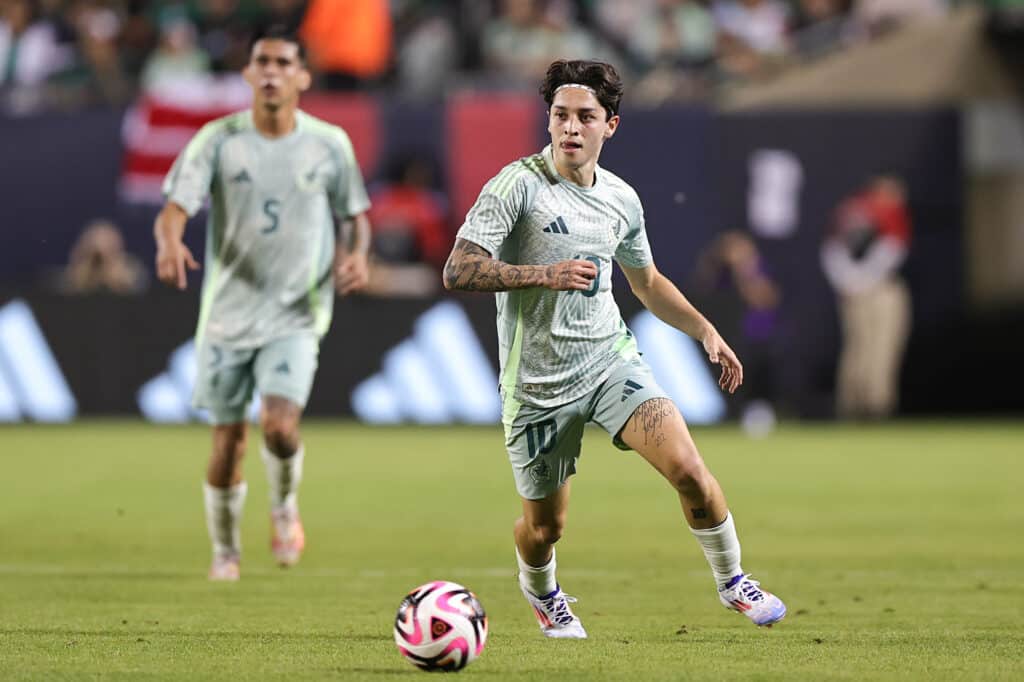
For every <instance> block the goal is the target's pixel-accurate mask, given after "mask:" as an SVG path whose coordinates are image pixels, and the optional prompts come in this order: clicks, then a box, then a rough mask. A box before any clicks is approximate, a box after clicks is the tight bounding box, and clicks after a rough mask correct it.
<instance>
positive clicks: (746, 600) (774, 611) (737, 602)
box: [718, 573, 786, 627]
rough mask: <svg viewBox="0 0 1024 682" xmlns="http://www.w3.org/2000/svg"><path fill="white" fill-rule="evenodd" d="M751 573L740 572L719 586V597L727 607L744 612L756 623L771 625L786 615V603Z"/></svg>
mask: <svg viewBox="0 0 1024 682" xmlns="http://www.w3.org/2000/svg"><path fill="white" fill-rule="evenodd" d="M760 585H761V583H759V582H757V581H756V580H754V579H752V578H751V577H750V575H744V574H742V573H741V574H739V575H737V576H733V578H732V580H730V581H729V582H727V583H726V584H725V585H722V586H721V587H719V588H718V599H719V600H720V601H721V602H722V605H723V606H725V608H727V609H731V610H732V611H736V612H737V613H742V614H743V615H744V616H746V617H747V618H749V619H750V620H752V621H753V622H754V625H758V626H767V627H771V626H772V624H773V623H778V622H779V621H780V620H782V619H783V618H785V617H786V605H785V604H783V603H782V600H781V599H779V598H778V597H776V596H775V595H774V594H772V593H771V592H766V591H764V590H762V589H761V587H760Z"/></svg>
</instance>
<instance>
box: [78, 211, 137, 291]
mask: <svg viewBox="0 0 1024 682" xmlns="http://www.w3.org/2000/svg"><path fill="white" fill-rule="evenodd" d="M148 284H149V282H148V277H147V275H146V270H145V268H143V267H142V264H141V263H139V261H138V259H136V258H135V257H134V256H132V255H131V254H129V253H127V252H126V251H125V250H124V241H123V240H122V239H121V232H120V231H119V230H118V229H117V226H116V225H114V224H113V223H111V222H109V221H106V220H96V221H94V222H92V223H89V224H88V225H87V226H86V227H85V229H84V230H83V231H82V234H81V235H80V236H79V237H78V241H76V242H75V245H74V247H72V249H71V255H70V257H69V259H68V264H67V267H65V268H64V270H63V272H62V273H61V274H60V277H59V283H58V288H59V290H60V291H61V292H63V293H66V294H91V293H99V292H106V293H113V294H138V293H141V292H143V291H144V290H145V289H146V286H147V285H148Z"/></svg>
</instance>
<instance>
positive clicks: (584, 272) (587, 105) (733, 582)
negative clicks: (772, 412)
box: [444, 61, 786, 638]
mask: <svg viewBox="0 0 1024 682" xmlns="http://www.w3.org/2000/svg"><path fill="white" fill-rule="evenodd" d="M540 92H541V94H542V96H543V97H544V101H545V102H546V103H547V104H548V107H549V112H548V116H549V118H548V132H549V133H550V134H551V144H550V145H549V146H548V147H546V148H545V149H544V150H543V151H541V152H540V153H539V154H537V155H535V156H531V157H526V158H523V159H520V160H518V161H515V162H513V163H511V164H509V165H507V166H506V167H505V168H504V170H502V171H501V172H500V173H499V174H498V175H497V176H495V177H494V178H493V179H491V180H490V181H489V182H488V183H487V184H486V185H485V186H484V188H483V190H482V191H481V193H480V196H479V198H478V199H477V201H476V204H475V205H474V206H473V207H472V209H470V211H469V214H468V215H467V217H466V221H465V223H464V224H463V226H462V228H461V229H460V230H459V233H458V239H457V240H456V243H455V247H454V249H453V250H452V253H451V256H450V257H449V259H448V262H447V264H446V266H445V272H444V283H445V286H446V287H447V288H448V289H459V290H463V291H493V292H497V307H498V337H499V346H500V352H499V354H500V356H501V393H502V399H503V414H502V421H503V423H504V427H505V445H506V447H507V449H508V453H509V458H510V460H511V463H512V469H513V473H514V476H515V481H516V487H517V489H518V491H519V494H520V496H521V497H522V505H523V515H522V517H520V518H519V519H518V520H517V521H516V523H515V544H516V560H517V562H518V565H519V584H520V587H521V589H522V591H523V595H524V596H525V597H526V599H527V601H528V602H529V603H530V605H531V606H532V607H533V609H534V612H535V613H536V616H537V619H538V621H539V622H540V627H541V631H542V632H543V633H544V634H545V635H547V636H548V637H563V638H584V637H586V631H585V630H584V628H583V625H582V623H581V622H580V620H579V618H577V617H576V616H575V615H574V614H573V612H572V610H571V609H570V607H569V603H570V602H571V601H573V599H572V598H571V597H567V596H566V595H565V593H564V592H563V591H562V589H561V587H560V586H559V584H558V581H557V579H556V577H555V550H554V544H555V543H556V542H557V541H558V540H559V538H560V537H561V536H562V529H563V527H564V525H565V521H566V515H567V512H568V506H569V491H570V483H569V477H570V476H571V475H572V474H573V473H575V464H576V459H577V458H578V457H579V455H580V444H581V439H582V436H583V427H584V425H585V424H586V423H587V422H589V421H594V422H596V423H597V424H599V425H601V426H602V427H603V428H604V429H605V430H607V431H608V433H609V434H610V435H611V436H612V440H613V442H614V443H615V445H617V446H618V447H619V448H621V449H624V450H635V451H637V452H638V453H639V454H640V456H642V457H643V458H644V459H645V460H647V461H648V462H649V463H650V464H651V465H652V466H653V467H654V468H655V469H657V470H658V472H660V473H661V474H662V475H663V476H664V477H665V478H666V479H667V480H668V481H669V483H670V484H671V485H672V486H673V487H674V488H675V489H676V491H677V492H678V494H679V498H680V501H681V503H682V507H683V514H684V516H685V517H686V521H687V523H688V524H689V525H690V528H691V530H692V532H693V534H694V536H695V537H696V538H697V541H698V542H699V543H700V545H701V547H702V548H703V550H704V554H705V556H706V557H707V560H708V563H709V564H710V565H711V569H712V572H713V574H714V578H715V583H716V585H717V588H718V594H719V599H720V600H721V602H722V603H723V604H724V605H725V606H726V607H727V608H730V609H734V610H736V611H738V612H740V613H743V614H744V615H746V616H747V617H749V618H750V619H751V620H752V621H753V622H754V623H756V624H757V625H771V624H772V623H775V622H777V621H778V620H780V619H781V618H782V617H783V616H784V615H785V613H786V607H785V606H784V605H783V603H782V601H780V600H779V599H778V597H776V596H774V595H772V594H770V593H769V592H765V591H763V590H761V589H760V587H759V586H758V583H757V582H756V581H754V580H752V579H751V578H750V576H749V575H747V574H745V573H744V572H743V569H742V568H741V566H740V544H739V540H738V539H737V535H736V529H735V526H734V524H733V518H732V516H731V514H730V513H729V509H728V506H727V505H726V502H725V496H724V495H723V494H722V489H721V488H720V487H719V485H718V482H717V481H716V480H715V478H714V476H712V475H711V472H710V471H708V469H707V467H706V466H705V464H704V461H703V460H702V459H701V456H700V454H699V453H698V452H697V447H696V445H694V442H693V439H692V438H691V437H690V433H689V431H688V430H687V427H686V423H685V422H684V421H683V417H682V415H680V414H679V411H678V410H677V409H676V407H675V405H674V404H673V403H672V401H671V400H670V399H669V398H668V397H667V395H666V394H665V392H664V391H663V390H662V389H661V388H660V387H659V386H658V384H657V383H656V382H655V380H654V376H653V375H652V373H651V370H650V369H649V368H648V367H647V364H646V363H645V362H644V361H643V360H642V359H641V357H640V355H639V353H638V352H637V344H636V340H635V339H634V338H633V334H632V332H630V330H629V329H627V328H626V325H625V323H624V322H623V321H622V316H621V314H620V313H619V310H618V306H617V305H616V304H615V300H614V298H613V297H612V292H611V284H612V280H611V266H612V261H613V260H615V261H616V262H618V263H619V266H620V267H621V268H622V270H623V272H624V273H625V275H626V278H627V279H628V280H629V284H630V287H631V288H632V290H633V293H634V294H635V295H636V296H637V297H638V298H639V299H640V301H641V302H642V303H643V304H644V305H645V306H646V307H647V308H648V309H649V310H651V312H653V313H654V314H655V315H657V316H658V317H659V318H661V319H662V320H664V321H665V322H667V323H668V324H671V325H672V326H673V327H676V328H677V329H680V330H681V331H683V332H685V333H686V334H689V335H690V336H691V337H693V338H694V339H697V340H698V341H700V342H701V344H703V347H704V350H705V351H706V352H707V354H708V358H709V359H710V360H711V362H713V363H716V364H719V365H721V368H722V373H721V377H720V379H719V385H720V386H721V387H722V388H723V389H724V390H728V391H729V392H733V391H735V390H736V388H737V387H739V385H740V384H741V383H742V381H743V367H742V365H741V364H740V362H739V360H738V359H737V358H736V355H735V354H734V353H733V351H732V349H730V348H729V346H728V345H727V344H726V342H725V341H724V340H723V339H722V337H721V336H720V335H719V333H718V332H717V331H716V329H715V327H714V326H713V325H712V324H711V323H710V322H708V321H707V320H706V319H705V318H704V317H703V316H702V315H701V314H700V313H699V312H698V311H697V310H696V309H695V308H694V307H693V306H692V305H691V304H690V303H689V301H687V299H686V298H685V297H684V296H683V295H682V294H681V293H680V292H679V290H678V289H677V288H676V287H675V285H673V284H672V282H670V281H669V280H668V279H667V278H665V277H664V276H663V275H661V274H660V273H659V272H658V270H657V268H656V267H655V265H654V260H653V258H652V257H651V249H650V246H649V245H648V242H647V234H646V231H645V227H644V218H643V208H642V206H641V204H640V199H639V197H638V196H637V194H636V192H635V191H634V190H633V189H632V188H631V187H630V186H629V185H627V184H626V183H625V182H623V181H622V180H621V179H619V178H618V177H616V176H615V175H613V174H612V173H610V172H608V171H607V170H605V169H604V168H601V167H599V166H598V165H597V161H598V157H599V156H600V154H601V148H602V146H603V145H604V143H605V141H606V140H608V139H609V138H611V137H612V135H613V134H614V133H615V130H616V128H617V127H618V125H619V116H618V110H619V101H620V99H621V96H622V82H621V80H620V78H619V76H618V74H617V73H616V71H615V69H614V68H613V67H612V66H610V65H608V64H604V63H601V62H593V61H568V62H567V61H556V62H555V63H553V64H551V66H550V67H549V68H548V71H547V75H546V77H545V79H544V82H543V84H542V85H541V88H540Z"/></svg>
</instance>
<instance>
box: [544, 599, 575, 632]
mask: <svg viewBox="0 0 1024 682" xmlns="http://www.w3.org/2000/svg"><path fill="white" fill-rule="evenodd" d="M542 603H543V604H544V610H545V611H547V612H548V613H549V614H551V620H553V621H554V622H556V623H558V624H559V625H568V624H569V623H571V622H572V620H573V615H572V612H570V611H569V606H568V604H569V603H572V604H575V603H576V597H570V596H569V595H567V594H564V593H562V594H556V595H555V596H554V597H551V598H550V599H545V600H544V601H543V602H542Z"/></svg>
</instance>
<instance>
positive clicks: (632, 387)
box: [619, 379, 643, 403]
mask: <svg viewBox="0 0 1024 682" xmlns="http://www.w3.org/2000/svg"><path fill="white" fill-rule="evenodd" d="M641 388H643V386H641V385H640V384H638V383H636V382H635V381H633V380H632V379H626V383H625V384H624V385H623V386H622V399H621V400H619V402H620V403H624V402H626V398H628V397H629V396H631V395H633V394H634V393H636V392H637V391H639V390H640V389H641Z"/></svg>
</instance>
